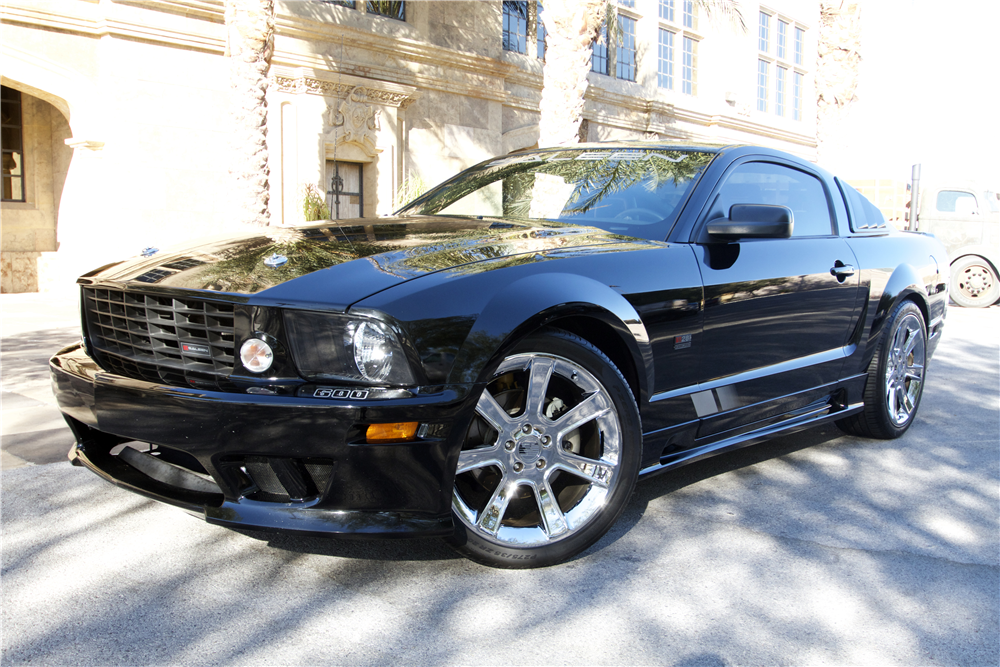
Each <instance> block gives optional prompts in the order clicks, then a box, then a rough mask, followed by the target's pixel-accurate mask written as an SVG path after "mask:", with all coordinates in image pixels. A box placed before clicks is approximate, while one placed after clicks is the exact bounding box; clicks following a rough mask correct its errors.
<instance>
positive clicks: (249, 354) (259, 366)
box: [240, 338, 274, 373]
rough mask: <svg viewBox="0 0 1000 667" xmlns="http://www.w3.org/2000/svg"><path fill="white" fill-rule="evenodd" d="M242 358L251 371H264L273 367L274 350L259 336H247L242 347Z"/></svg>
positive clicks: (244, 364)
mask: <svg viewBox="0 0 1000 667" xmlns="http://www.w3.org/2000/svg"><path fill="white" fill-rule="evenodd" d="M240 360H241V361H242V362H243V367H244V368H246V369H247V370H248V371H250V372H251V373H263V372H264V371H266V370H267V369H268V368H270V367H271V362H272V361H274V352H272V351H271V346H270V345H268V344H267V343H265V342H264V341H262V340H261V339H259V338H247V339H246V341H244V343H243V345H242V346H241V347H240Z"/></svg>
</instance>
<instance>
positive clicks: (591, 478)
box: [554, 450, 615, 489]
mask: <svg viewBox="0 0 1000 667" xmlns="http://www.w3.org/2000/svg"><path fill="white" fill-rule="evenodd" d="M558 457H559V458H558V459H557V461H556V462H555V463H554V466H555V467H557V468H560V469H562V470H565V471H566V472H568V473H570V474H571V475H576V476H577V477H582V478H583V479H585V480H587V481H588V482H590V483H591V484H594V485H595V486H598V487H601V488H604V489H606V488H608V487H609V486H610V485H611V480H612V478H613V477H614V474H615V466H613V465H609V464H607V463H603V462H601V461H595V460H593V459H588V458H586V457H584V456H578V455H576V454H573V453H570V452H567V451H565V450H562V451H559V452H558Z"/></svg>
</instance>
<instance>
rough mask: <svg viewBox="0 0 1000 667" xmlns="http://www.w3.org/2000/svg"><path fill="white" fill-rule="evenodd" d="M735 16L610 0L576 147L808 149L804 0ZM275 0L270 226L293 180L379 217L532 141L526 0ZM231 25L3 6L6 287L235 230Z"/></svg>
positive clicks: (811, 61)
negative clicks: (413, 191) (608, 27)
mask: <svg viewBox="0 0 1000 667" xmlns="http://www.w3.org/2000/svg"><path fill="white" fill-rule="evenodd" d="M739 6H740V8H741V11H742V15H743V17H744V19H745V22H746V31H742V30H740V29H738V28H737V27H735V26H734V25H733V24H732V23H731V22H728V21H727V20H725V19H724V18H722V17H711V18H710V17H706V16H704V15H699V9H698V8H697V6H696V3H691V2H688V1H685V0H619V12H620V16H621V17H622V18H621V19H620V21H619V25H620V27H621V31H620V33H619V34H614V32H613V34H612V36H611V39H610V40H609V42H610V43H602V44H598V45H597V48H596V49H595V58H594V69H595V71H593V72H591V74H590V88H589V90H588V92H587V99H586V106H585V110H584V118H585V122H584V125H583V127H582V128H581V135H582V136H581V138H583V139H586V140H590V141H597V140H608V139H643V138H649V139H664V140H679V141H699V142H713V143H733V142H738V143H757V144H763V145H768V146H772V147H776V148H780V149H783V150H787V151H789V152H792V153H795V154H798V155H802V156H805V157H807V158H815V154H816V126H815V115H816V114H815V111H816V108H815V99H814V98H815V94H814V88H813V76H814V71H813V70H814V69H815V58H816V56H815V52H816V32H817V28H818V23H819V3H818V2H817V1H816V0H772V1H770V2H768V3H767V4H759V3H757V2H751V1H750V0H740V2H739ZM275 7H276V24H275V25H276V30H275V44H274V55H273V57H272V60H271V63H272V65H271V71H270V86H269V90H268V94H267V99H268V109H269V111H268V148H269V154H270V171H271V173H270V189H271V200H270V202H271V204H270V206H271V221H272V223H271V224H272V225H287V224H294V223H296V222H300V221H301V220H302V212H301V210H302V207H301V197H302V193H303V189H304V188H305V187H306V186H307V185H309V184H312V185H314V186H316V187H317V188H319V190H320V191H321V192H324V193H328V201H329V203H330V204H331V209H332V210H333V211H334V213H333V215H337V214H338V213H339V215H340V217H342V218H349V217H357V216H359V215H364V216H377V215H384V214H388V213H391V211H392V210H393V209H394V206H395V205H396V204H397V203H398V202H397V201H396V199H397V198H396V193H397V191H398V190H399V189H400V186H401V185H403V184H405V183H412V182H415V181H417V180H419V181H422V182H424V183H426V184H427V185H432V184H434V183H436V182H438V181H441V180H443V179H444V178H446V177H448V176H450V175H451V174H453V173H455V172H457V171H459V170H460V169H462V168H465V167H468V166H470V165H472V164H474V163H476V162H479V161H481V160H484V159H486V158H488V157H491V156H494V155H497V154H501V153H509V152H511V151H515V150H520V149H523V148H527V147H531V146H534V145H536V144H537V141H538V104H539V99H540V96H541V89H542V82H543V77H542V68H543V65H544V60H543V58H542V57H543V56H544V48H543V44H544V32H543V31H542V30H540V26H539V22H538V11H539V9H540V5H539V4H538V3H537V1H536V0H528V1H527V2H521V3H504V2H503V1H502V0H482V1H471V0H470V1H465V2H454V1H452V2H431V1H415V0H408V1H406V2H391V3H386V2H379V3H366V2H364V1H363V0H358V1H357V2H331V1H324V0H298V1H287V2H280V1H278V2H276V3H275ZM386 14H393V15H386ZM226 34H227V32H226V26H225V23H224V2H223V0H8V1H7V2H5V3H3V5H2V7H0V75H2V82H0V83H2V85H3V102H4V118H3V133H4V135H3V136H4V146H3V148H4V155H3V157H4V170H3V175H4V181H3V182H4V192H3V200H4V201H3V202H2V204H0V216H2V218H0V222H2V248H0V268H2V290H3V291H4V292H15V291H35V290H48V289H57V288H63V287H69V286H71V285H72V284H73V281H74V278H75V276H76V275H78V274H80V273H83V272H85V271H87V270H90V269H93V268H95V267H97V266H100V265H102V264H104V263H107V262H110V261H114V260H116V259H121V258H123V257H127V256H131V255H134V254H136V253H137V252H139V251H140V250H142V249H143V248H145V247H149V246H155V247H160V248H163V247H166V246H169V245H171V244H173V243H177V242H180V241H182V240H185V239H188V238H191V237H195V236H199V235H201V236H204V235H210V234H212V233H217V232H222V231H225V230H226V229H228V228H230V227H231V226H232V222H231V220H230V219H229V218H228V217H227V206H226V194H225V193H226V192H227V180H226V179H227V167H228V163H227V155H228V153H227V151H228V145H229V144H228V142H229V137H230V132H229V129H230V113H231V108H232V106H231V103H230V99H229V86H228V70H227V64H226V58H225V55H224V54H225V52H226ZM540 46H541V47H542V48H540ZM338 177H339V181H338V182H339V185H338V186H336V188H335V187H334V186H333V185H332V182H333V181H335V180H337V178H338ZM332 189H338V190H339V192H338V193H337V194H336V195H333V194H332ZM334 197H335V198H336V199H337V200H339V202H337V203H336V204H335V203H334V202H333V199H334Z"/></svg>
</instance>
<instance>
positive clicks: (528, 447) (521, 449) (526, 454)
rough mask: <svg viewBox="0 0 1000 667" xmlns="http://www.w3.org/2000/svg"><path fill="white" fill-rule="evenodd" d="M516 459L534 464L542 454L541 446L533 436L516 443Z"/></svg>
mask: <svg viewBox="0 0 1000 667" xmlns="http://www.w3.org/2000/svg"><path fill="white" fill-rule="evenodd" d="M515 452H516V453H517V458H518V459H519V460H521V461H523V462H524V463H534V462H535V461H536V460H537V459H538V457H539V456H540V455H541V453H542V444H541V443H540V442H539V441H538V438H537V437H535V436H528V437H526V438H521V439H520V440H518V441H517V447H516V449H515Z"/></svg>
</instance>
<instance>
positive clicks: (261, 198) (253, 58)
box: [225, 0, 274, 227]
mask: <svg viewBox="0 0 1000 667" xmlns="http://www.w3.org/2000/svg"><path fill="white" fill-rule="evenodd" d="M225 17H226V31H227V42H226V56H227V57H228V58H229V80H230V88H231V90H232V102H231V105H232V114H233V143H232V162H231V165H230V168H229V173H230V177H231V178H230V183H231V187H232V198H233V202H232V203H233V210H234V212H235V214H236V216H237V222H240V223H243V224H247V225H253V226H257V227H266V226H267V225H268V224H270V214H269V211H268V200H269V199H270V195H269V194H268V177H269V176H270V169H269V167H268V162H267V158H268V156H267V99H266V96H267V74H268V70H269V69H270V67H271V54H272V53H273V51H274V0H226V13H225Z"/></svg>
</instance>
